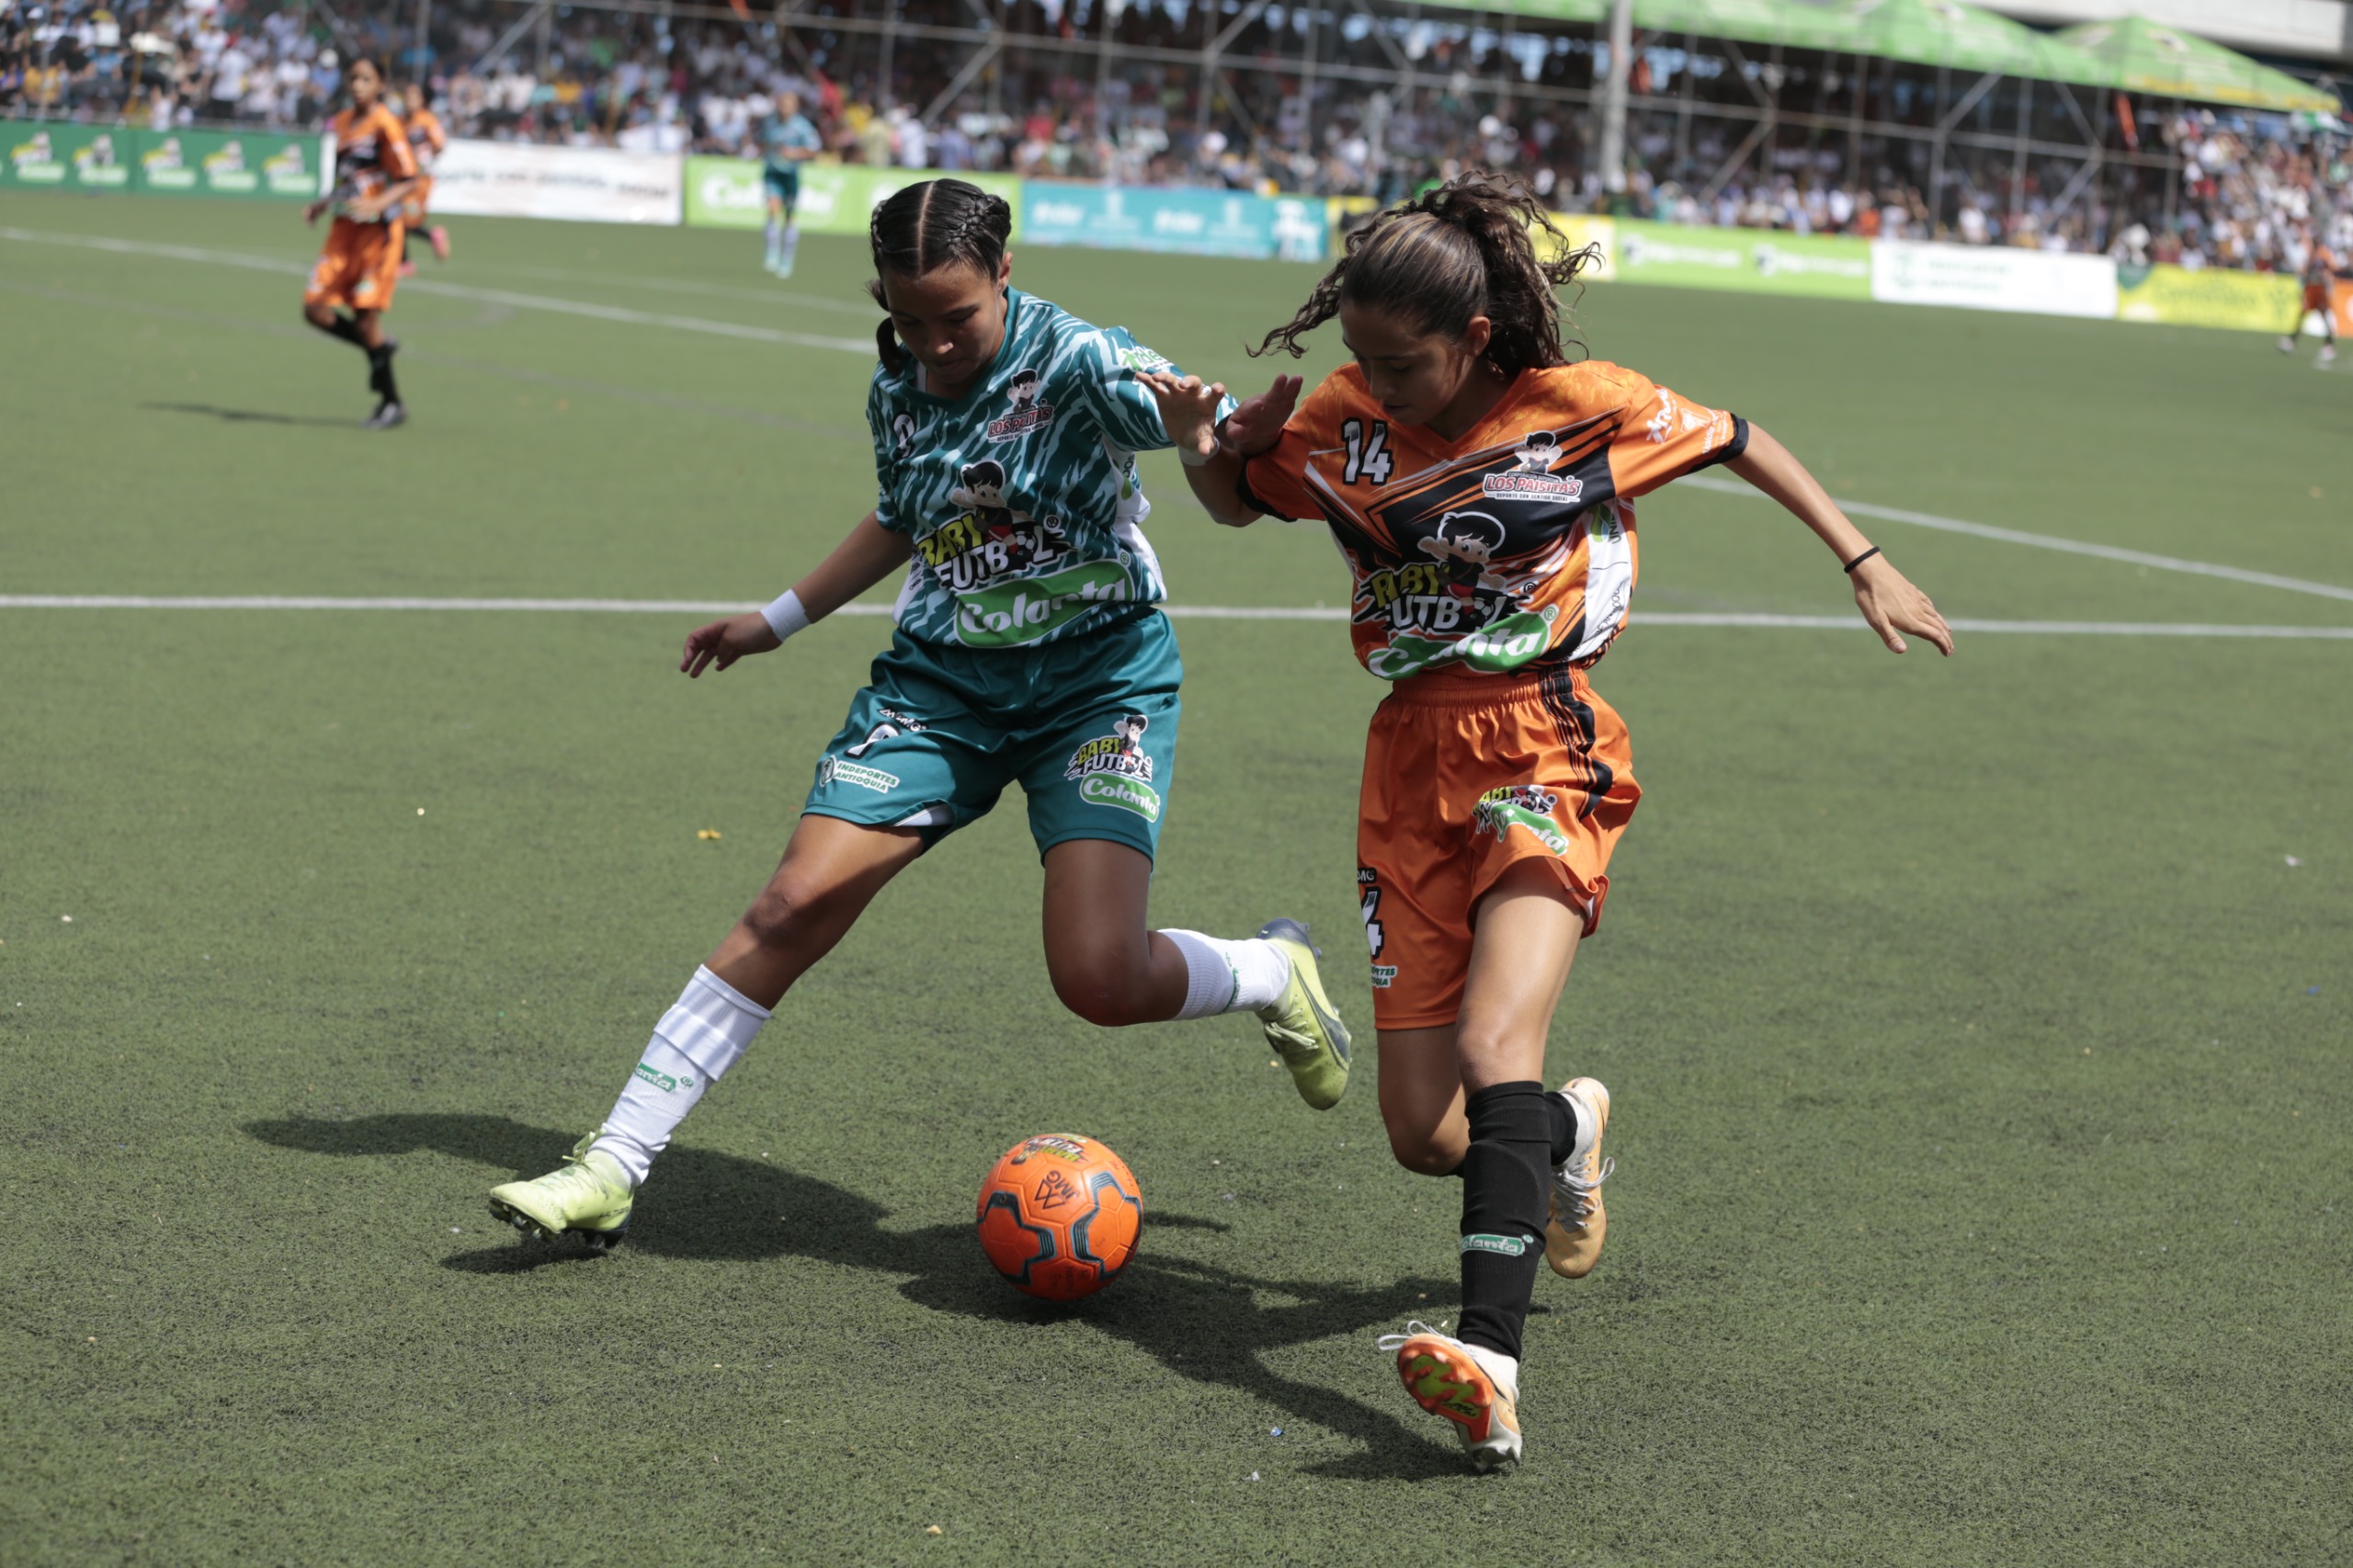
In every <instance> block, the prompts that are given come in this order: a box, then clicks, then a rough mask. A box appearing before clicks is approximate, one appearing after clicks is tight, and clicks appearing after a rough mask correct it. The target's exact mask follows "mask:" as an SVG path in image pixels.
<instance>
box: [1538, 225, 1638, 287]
mask: <svg viewBox="0 0 2353 1568" xmlns="http://www.w3.org/2000/svg"><path fill="white" fill-rule="evenodd" d="M1545 216H1546V217H1548V218H1550V219H1551V220H1552V227H1554V228H1555V229H1558V230H1559V231H1560V232H1561V233H1562V235H1563V238H1565V239H1566V240H1567V242H1568V244H1567V247H1566V248H1567V249H1569V250H1572V251H1579V250H1583V249H1585V248H1586V246H1587V245H1597V246H1599V247H1600V253H1601V254H1600V259H1599V260H1598V262H1587V263H1586V266H1585V267H1584V268H1583V269H1582V270H1580V271H1579V272H1578V274H1577V276H1578V277H1579V278H1583V279H1585V280H1586V281H1588V282H1594V283H1607V282H1608V281H1610V280H1611V279H1612V278H1616V277H1617V276H1618V275H1619V274H1618V221H1617V220H1616V219H1615V218H1607V217H1594V216H1591V215H1589V214H1586V213H1583V212H1549V213H1547V214H1545ZM1561 250H1562V246H1561V245H1560V244H1559V243H1558V242H1556V241H1554V240H1552V239H1551V238H1549V237H1547V236H1546V235H1545V234H1544V233H1542V231H1538V233H1537V235H1536V253H1537V255H1538V256H1541V257H1542V258H1543V259H1544V260H1546V261H1553V260H1557V259H1558V253H1559V252H1560V251H1561Z"/></svg>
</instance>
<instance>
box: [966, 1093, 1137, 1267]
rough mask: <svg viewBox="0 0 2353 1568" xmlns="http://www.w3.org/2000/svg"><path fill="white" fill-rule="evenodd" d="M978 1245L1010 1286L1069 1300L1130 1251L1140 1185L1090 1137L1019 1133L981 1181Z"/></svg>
mask: <svg viewBox="0 0 2353 1568" xmlns="http://www.w3.org/2000/svg"><path fill="white" fill-rule="evenodd" d="M979 1220H980V1230H981V1248H982V1250H983V1251H984V1252H986V1253H987V1254H988V1255H989V1261H990V1262H991V1263H994V1264H995V1265H996V1271H997V1272H998V1273H999V1274H1002V1275H1004V1276H1005V1277H1006V1278H1007V1279H1009V1280H1011V1281H1012V1282H1013V1285H1014V1288H1015V1289H1017V1290H1027V1291H1028V1292H1029V1294H1031V1295H1033V1296H1042V1297H1044V1298H1045V1299H1046V1300H1047V1301H1077V1300H1078V1299H1079V1298H1080V1297H1082V1296H1091V1295H1093V1294H1094V1293H1095V1292H1096V1291H1097V1290H1101V1289H1103V1287H1104V1286H1106V1285H1108V1284H1109V1283H1110V1282H1111V1280H1112V1279H1113V1278H1115V1277H1116V1276H1117V1275H1118V1274H1119V1272H1120V1269H1122V1268H1125V1267H1127V1266H1128V1260H1129V1259H1130V1258H1131V1257H1133V1256H1135V1255H1136V1243H1137V1241H1138V1240H1139V1239H1140V1238H1141V1237H1142V1233H1143V1190H1142V1188H1141V1187H1137V1186H1136V1178H1135V1176H1133V1175H1132V1174H1131V1172H1130V1171H1129V1169H1128V1166H1127V1162H1125V1161H1124V1160H1122V1159H1120V1156H1119V1155H1117V1154H1115V1153H1111V1151H1110V1150H1108V1149H1107V1148H1105V1147H1104V1146H1103V1145H1102V1144H1100V1143H1098V1142H1096V1141H1095V1140H1094V1139H1092V1138H1080V1137H1077V1136H1075V1135H1074V1134H1071V1133H1064V1132H1041V1133H1040V1134H1039V1135H1038V1136H1037V1137H1035V1138H1024V1139H1023V1140H1022V1141H1021V1142H1018V1143H1016V1144H1015V1145H1014V1146H1013V1147H1012V1148H1010V1149H1008V1150H1006V1152H1005V1158H1003V1159H1001V1160H999V1161H998V1162H997V1163H996V1168H995V1169H994V1170H992V1171H990V1172H989V1177H988V1180H986V1181H984V1182H983V1183H982V1184H981V1201H980V1209H979Z"/></svg>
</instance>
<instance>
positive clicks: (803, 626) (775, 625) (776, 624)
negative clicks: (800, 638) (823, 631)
mask: <svg viewBox="0 0 2353 1568" xmlns="http://www.w3.org/2000/svg"><path fill="white" fill-rule="evenodd" d="M760 619H762V620H765V621H767V623H768V630H769V631H773V632H775V633H776V640H777V641H778V642H783V641H784V640H785V639H786V638H788V637H790V636H791V635H792V634H793V633H794V632H796V631H808V630H809V612H808V611H807V610H805V609H802V608H801V596H800V595H799V594H796V593H794V592H793V591H792V590H791V589H790V588H787V589H786V590H785V591H784V593H783V595H782V596H781V597H779V598H778V599H777V601H776V602H775V603H774V604H770V605H767V606H764V607H762V608H761V610H760Z"/></svg>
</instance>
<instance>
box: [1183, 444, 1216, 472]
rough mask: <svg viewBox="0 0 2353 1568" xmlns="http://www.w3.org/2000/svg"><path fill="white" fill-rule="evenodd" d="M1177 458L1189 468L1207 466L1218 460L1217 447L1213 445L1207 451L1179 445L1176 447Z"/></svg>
mask: <svg viewBox="0 0 2353 1568" xmlns="http://www.w3.org/2000/svg"><path fill="white" fill-rule="evenodd" d="M1176 460H1177V461H1178V462H1180V463H1183V464H1184V465H1185V466H1186V467H1187V468H1207V467H1209V466H1210V464H1211V463H1212V462H1214V461H1216V460H1217V449H1216V448H1215V447H1212V448H1211V449H1209V450H1208V451H1206V452H1197V451H1195V450H1194V449H1192V448H1190V447H1179V448H1177V449H1176Z"/></svg>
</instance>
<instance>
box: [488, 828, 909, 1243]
mask: <svg viewBox="0 0 2353 1568" xmlns="http://www.w3.org/2000/svg"><path fill="white" fill-rule="evenodd" d="M922 853H923V838H922V835H920V834H917V833H915V832H914V831H912V830H909V829H904V828H890V827H869V826H866V825H863V824H858V823H850V822H844V821H842V820H840V819H839V818H837V817H826V816H804V817H802V818H801V822H800V824H799V825H798V826H797V827H796V828H795V829H794V830H793V834H792V838H791V841H790V843H789V844H787V845H786V846H785V850H784V858H783V860H782V861H781V862H780V863H779V865H778V866H777V869H776V874H775V875H774V876H772V877H770V878H769V879H768V884H767V887H765V888H763V889H762V890H761V891H760V895H759V897H757V898H756V899H754V900H753V901H752V906H751V908H749V909H747V910H745V912H744V916H743V918H742V919H740V920H738V921H737V922H736V923H735V926H734V928H733V929H732V930H730V931H729V932H728V933H727V935H726V937H723V938H722V940H721V942H720V944H719V946H718V948H717V949H715V950H714V951H713V952H712V953H711V955H710V960H709V961H707V962H706V963H705V964H704V965H703V966H702V967H701V968H700V969H698V970H697V971H695V975H694V978H693V979H692V980H690V981H688V983H687V988H686V990H685V991H684V992H682V993H680V994H679V996H678V1000H677V1001H676V1003H674V1004H672V1005H671V1007H670V1009H669V1011H668V1012H666V1013H665V1014H663V1016H662V1019H661V1022H660V1023H659V1024H657V1025H656V1026H655V1027H654V1038H653V1039H652V1040H649V1041H647V1043H646V1046H645V1050H644V1051H643V1052H642V1054H641V1056H640V1057H639V1060H638V1063H637V1066H636V1068H635V1069H634V1071H632V1072H631V1074H630V1077H629V1080H628V1081H627V1083H625V1084H624V1085H622V1088H621V1094H620V1099H618V1100H617V1101H616V1102H615V1103H614V1105H613V1108H612V1111H611V1113H610V1114H609V1115H608V1116H607V1117H606V1118H605V1120H604V1124H603V1125H602V1126H600V1127H599V1128H598V1129H597V1131H594V1132H592V1133H590V1134H589V1135H588V1136H587V1137H585V1138H583V1139H582V1140H581V1141H580V1142H579V1144H578V1145H576V1146H575V1147H574V1150H573V1152H572V1153H571V1154H570V1155H569V1156H568V1157H567V1158H566V1161H565V1163H564V1165H563V1166H562V1167H561V1168H559V1169H557V1170H553V1171H551V1172H549V1173H548V1174H547V1175H546V1176H540V1177H537V1178H535V1179H533V1180H530V1181H513V1182H508V1183H506V1185H504V1186H502V1187H494V1188H492V1189H491V1194H490V1211H491V1213H492V1214H494V1215H495V1216H496V1217H498V1218H499V1219H501V1220H504V1221H507V1222H508V1223H510V1224H512V1225H513V1226H515V1228H516V1229H517V1230H519V1231H522V1232H523V1233H525V1234H527V1235H536V1236H539V1237H540V1238H542V1239H546V1238H550V1237H553V1236H557V1235H562V1234H567V1233H568V1234H574V1235H578V1236H580V1237H582V1238H583V1239H584V1240H585V1241H587V1242H588V1243H589V1244H590V1245H592V1246H597V1247H604V1248H609V1247H611V1246H612V1245H613V1244H614V1243H615V1242H617V1241H619V1240H620V1235H621V1233H622V1232H624V1231H626V1230H627V1229H628V1228H629V1215H630V1210H631V1206H632V1204H633V1203H634V1201H635V1197H634V1195H635V1192H636V1189H637V1187H638V1186H639V1185H640V1184H641V1183H642V1182H643V1181H644V1180H645V1176H646V1173H647V1172H648V1171H649V1170H651V1169H652V1167H653V1164H654V1157H655V1156H656V1155H658V1154H660V1153H661V1152H662V1151H663V1150H664V1149H665V1148H667V1147H668V1146H669V1142H670V1136H671V1134H672V1133H674V1132H675V1131H677V1128H678V1124H679V1123H680V1122H682V1121H684V1120H685V1119H686V1118H687V1113H688V1112H689V1111H691V1110H692V1109H694V1108H695V1106H696V1105H697V1103H699V1101H700V1100H701V1098H702V1096H703V1093H704V1091H705V1090H706V1089H708V1088H709V1087H710V1084H711V1081H712V1080H713V1079H716V1078H718V1077H720V1076H721V1075H722V1074H724V1073H725V1072H726V1071H727V1070H728V1069H729V1068H730V1067H732V1066H733V1065H734V1064H735V1062H737V1061H738V1060H740V1059H741V1058H742V1056H743V1054H744V1052H745V1050H746V1049H747V1048H748V1047H749V1046H750V1045H751V1043H752V1041H753V1040H754V1039H755V1038H756V1036H757V1035H758V1034H759V1032H760V1026H761V1025H763V1024H765V1023H767V1019H768V1013H769V1010H770V1009H772V1008H773V1007H774V1006H776V1005H777V1003H778V1002H779V1001H781V1000H782V999H783V997H784V994H785V993H786V992H787V991H788V990H790V989H791V986H792V983H793V982H794V981H796V980H799V979H800V978H801V976H802V975H803V974H805V973H807V972H808V971H809V969H810V967H811V966H812V965H813V964H815V963H816V962H817V960H820V959H822V958H824V956H825V955H826V954H827V953H829V952H831V951H832V950H833V949H834V946H835V943H837V942H839V941H840V940H841V939H842V937H843V936H844V934H846V933H847V931H848V930H849V928H850V927H851V926H853V925H855V924H857V921H858V916H859V915H861V914H863V913H865V910H866V906H867V905H868V904H869V903H872V902H873V899H874V895H875V894H876V893H878V892H881V891H882V888H883V887H884V885H885V884H887V883H888V882H889V881H890V880H891V879H892V877H894V876H896V875H898V874H899V872H900V871H902V870H904V869H905V868H906V867H907V866H908V865H910V864H912V863H913V862H914V860H915V858H916V857H917V856H919V855H921V854H922Z"/></svg>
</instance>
